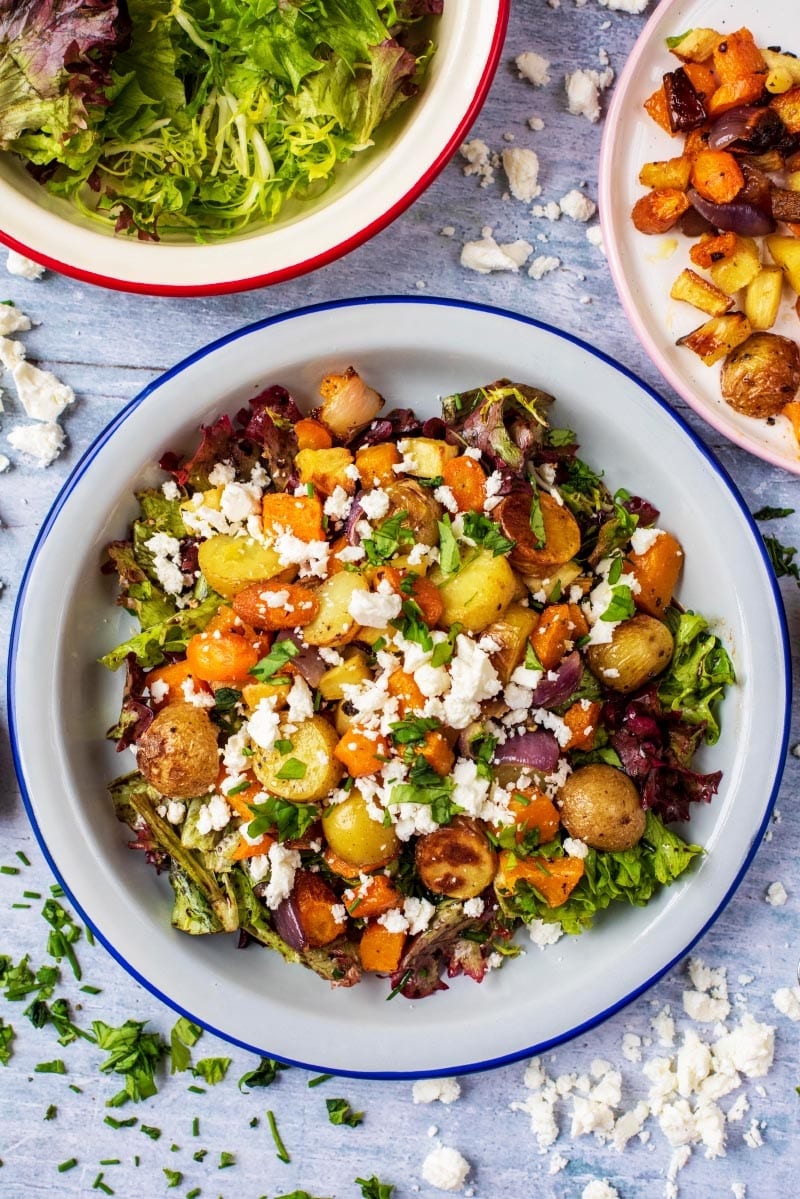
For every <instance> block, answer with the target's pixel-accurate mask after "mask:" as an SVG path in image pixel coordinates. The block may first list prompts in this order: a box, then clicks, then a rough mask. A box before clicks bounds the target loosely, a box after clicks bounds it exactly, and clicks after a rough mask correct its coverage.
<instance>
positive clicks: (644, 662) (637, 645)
mask: <svg viewBox="0 0 800 1199" xmlns="http://www.w3.org/2000/svg"><path fill="white" fill-rule="evenodd" d="M673 645H674V642H673V640H672V633H670V631H669V629H668V628H667V626H666V625H665V624H664V623H663V621H661V620H656V619H655V617H653V616H647V615H646V614H645V613H644V612H639V613H638V614H637V615H636V616H632V617H631V618H630V620H623V621H622V622H621V623H620V624H618V625H617V626H616V628H615V629H614V631H613V633H612V635H611V640H610V641H609V642H606V643H605V644H603V645H590V646H589V647H588V649H587V651H586V660H587V662H588V664H589V669H590V670H591V672H592V674H593V675H595V676H596V677H597V678H598V679H600V680H601V681H602V682H603V683H605V685H606V687H610V688H611V690H612V691H620V692H622V694H623V695H626V694H627V693H628V692H630V691H636V690H637V689H638V688H639V687H641V686H643V685H644V684H645V683H647V682H649V681H650V679H654V678H656V677H657V676H658V675H659V674H661V672H662V670H665V669H666V667H667V665H668V664H669V662H670V660H671V658H672V651H673Z"/></svg>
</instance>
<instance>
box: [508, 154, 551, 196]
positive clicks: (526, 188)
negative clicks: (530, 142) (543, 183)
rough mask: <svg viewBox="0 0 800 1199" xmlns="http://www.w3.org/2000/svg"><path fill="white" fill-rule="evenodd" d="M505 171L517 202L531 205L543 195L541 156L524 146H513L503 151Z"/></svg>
mask: <svg viewBox="0 0 800 1199" xmlns="http://www.w3.org/2000/svg"><path fill="white" fill-rule="evenodd" d="M502 160H503V170H504V171H505V173H506V178H507V179H508V186H509V187H510V188H511V194H512V196H513V197H514V199H515V200H522V201H524V202H525V203H530V201H531V200H535V199H536V197H537V196H540V195H541V194H542V189H541V187H540V186H539V155H538V154H537V153H536V151H535V150H529V149H527V148H526V147H524V146H512V147H510V148H509V149H507V150H504V151H503V154H502Z"/></svg>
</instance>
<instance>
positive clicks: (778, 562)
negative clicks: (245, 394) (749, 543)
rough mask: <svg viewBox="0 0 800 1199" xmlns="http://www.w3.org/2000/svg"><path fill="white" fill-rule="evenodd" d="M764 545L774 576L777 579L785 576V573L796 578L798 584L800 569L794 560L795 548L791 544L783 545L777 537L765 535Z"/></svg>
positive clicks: (799, 581) (799, 582)
mask: <svg viewBox="0 0 800 1199" xmlns="http://www.w3.org/2000/svg"><path fill="white" fill-rule="evenodd" d="M764 545H765V546H766V549H767V553H768V555H769V560H770V562H771V564H772V569H773V570H774V571H775V577H776V578H778V579H782V578H785V577H786V576H787V575H788V576H789V577H791V578H793V579H797V580H798V584H800V569H798V564H797V563H796V562H795V560H794V559H795V555H796V553H797V550H796V548H795V547H794V546H793V545H784V544H783V542H781V541H779V540H778V538H777V537H765V538H764Z"/></svg>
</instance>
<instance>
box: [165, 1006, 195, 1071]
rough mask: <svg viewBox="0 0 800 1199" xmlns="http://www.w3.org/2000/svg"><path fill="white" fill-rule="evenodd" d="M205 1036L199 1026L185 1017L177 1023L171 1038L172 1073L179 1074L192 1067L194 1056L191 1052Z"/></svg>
mask: <svg viewBox="0 0 800 1199" xmlns="http://www.w3.org/2000/svg"><path fill="white" fill-rule="evenodd" d="M202 1035H203V1030H202V1028H201V1027H200V1025H199V1024H193V1023H192V1021H191V1020H187V1018H186V1017H185V1016H181V1017H180V1019H179V1020H178V1021H177V1022H176V1023H175V1025H174V1027H173V1029H172V1032H171V1033H170V1036H169V1055H170V1073H171V1074H178V1073H179V1072H180V1071H182V1070H186V1069H188V1067H189V1066H190V1065H191V1061H192V1055H191V1053H190V1052H189V1050H190V1048H191V1046H192V1045H194V1044H195V1043H196V1042H197V1041H198V1040H199V1038H200V1037H201V1036H202Z"/></svg>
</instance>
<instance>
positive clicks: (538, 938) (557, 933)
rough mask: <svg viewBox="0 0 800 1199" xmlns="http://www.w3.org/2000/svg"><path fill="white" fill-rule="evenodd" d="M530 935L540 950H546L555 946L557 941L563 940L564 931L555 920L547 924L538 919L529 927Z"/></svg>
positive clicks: (532, 921)
mask: <svg viewBox="0 0 800 1199" xmlns="http://www.w3.org/2000/svg"><path fill="white" fill-rule="evenodd" d="M528 935H529V936H530V939H531V941H533V943H534V945H538V947H539V949H546V948H547V946H548V945H555V943H556V941H560V940H561V938H562V937H563V935H564V930H563V928H562V927H561V925H560V924H559V923H558V922H557V921H555V920H554V921H552V922H547V921H544V920H539V919H538V918H537V919H534V920H531V922H530V924H529V925H528Z"/></svg>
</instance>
